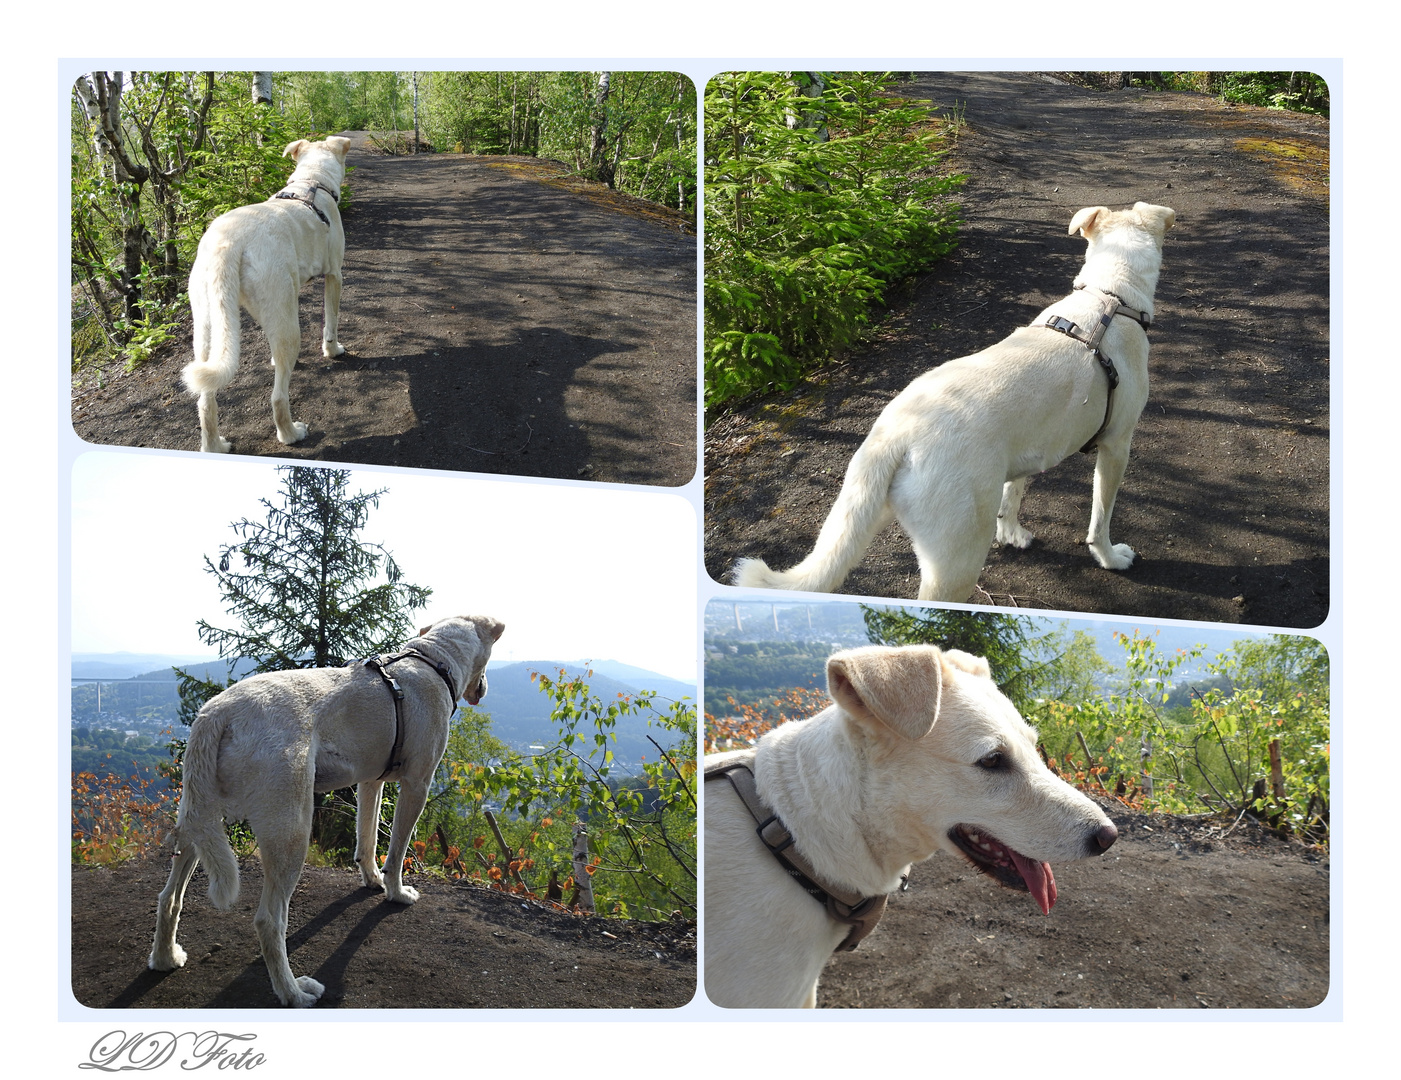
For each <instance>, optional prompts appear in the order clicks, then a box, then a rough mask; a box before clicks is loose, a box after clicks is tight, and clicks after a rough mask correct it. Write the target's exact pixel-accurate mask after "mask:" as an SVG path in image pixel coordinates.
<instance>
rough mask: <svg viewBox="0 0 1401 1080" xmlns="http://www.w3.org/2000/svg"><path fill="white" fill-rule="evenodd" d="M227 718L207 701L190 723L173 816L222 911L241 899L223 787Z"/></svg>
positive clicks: (180, 842)
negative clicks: (221, 770) (226, 829)
mask: <svg viewBox="0 0 1401 1080" xmlns="http://www.w3.org/2000/svg"><path fill="white" fill-rule="evenodd" d="M223 734H224V723H223V719H222V712H221V710H219V709H210V708H209V707H208V706H205V708H203V709H201V710H200V715H199V717H198V718H197V719H196V720H195V722H194V723H193V724H191V725H190V737H189V739H188V740H187V741H186V743H185V760H184V764H183V765H182V767H181V768H182V772H183V788H182V790H181V792H180V812H179V814H177V815H176V819H175V836H176V843H177V844H178V845H179V846H180V847H182V848H184V847H193V848H194V849H195V851H196V853H197V854H198V855H199V861H200V862H202V863H204V868H205V870H206V871H207V872H208V874H209V899H210V900H211V901H213V903H214V906H215V907H216V908H218V909H219V910H220V911H227V910H228V909H229V908H231V907H233V904H234V901H235V900H237V899H238V860H237V859H235V858H234V853H233V848H232V847H230V846H229V837H228V834H227V833H225V832H224V814H223V807H222V805H221V804H220V801H219V798H218V794H217V793H218V791H219V779H218V772H219V741H220V739H222V738H223Z"/></svg>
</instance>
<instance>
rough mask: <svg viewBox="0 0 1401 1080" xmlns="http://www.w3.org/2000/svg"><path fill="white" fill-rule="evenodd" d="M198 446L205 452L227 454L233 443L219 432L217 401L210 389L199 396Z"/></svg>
mask: <svg viewBox="0 0 1401 1080" xmlns="http://www.w3.org/2000/svg"><path fill="white" fill-rule="evenodd" d="M199 448H200V450H202V451H203V452H204V453H206V454H227V453H228V452H229V451H230V450H232V449H233V443H231V442H229V440H228V439H226V438H224V437H223V436H222V435H220V434H219V402H218V401H217V400H216V398H215V396H214V391H213V390H210V391H207V392H205V393H203V394H200V396H199Z"/></svg>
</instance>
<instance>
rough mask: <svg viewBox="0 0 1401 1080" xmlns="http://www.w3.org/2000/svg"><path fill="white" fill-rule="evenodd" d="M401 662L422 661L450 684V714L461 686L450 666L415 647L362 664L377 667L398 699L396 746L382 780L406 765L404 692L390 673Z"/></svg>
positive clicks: (361, 662) (363, 661) (395, 710)
mask: <svg viewBox="0 0 1401 1080" xmlns="http://www.w3.org/2000/svg"><path fill="white" fill-rule="evenodd" d="M400 660H420V661H422V662H423V663H425V664H427V665H428V666H429V667H431V668H432V669H433V670H434V671H436V672H437V673H438V676H439V677H440V678H441V679H442V680H443V682H444V683H446V684H447V688H448V711H449V712H451V711H452V709H453V708H454V707H455V706H456V705H457V699H458V697H459V695H458V693H457V686H456V684H455V683H454V682H453V681H452V672H451V671H450V670H449V669H448V666H447V665H446V664H443V663H439V662H438V661H437V660H434V659H432V658H431V657H428V656H425V655H423V653H421V652H419V651H418V650H417V649H415V648H414V647H413V646H412V645H410V646H409V647H408V648H406V649H404V650H403V651H401V652H396V653H394V654H393V655H391V656H372V657H370V658H369V659H368V660H362V661H360V664H361V666H362V667H367V668H374V669H375V670H376V671H378V672H379V677H380V678H381V679H383V680H384V685H385V686H387V687H389V692H390V694H392V695H393V696H394V746H393V748H392V749H391V750H390V751H389V764H388V765H386V766H385V767H384V772H382V773H380V775H379V779H380V780H388V779H389V776H390V774H391V773H394V772H396V771H397V770H398V769H399V768H401V767H402V766H403V764H404V762H403V759H402V757H401V754H402V753H403V750H404V691H403V689H402V688H401V687H400V686H399V683H398V680H396V679H395V678H394V676H393V675H391V674H389V672H388V670H387V669H388V667H389V665H390V664H395V663H398V662H399V661H400Z"/></svg>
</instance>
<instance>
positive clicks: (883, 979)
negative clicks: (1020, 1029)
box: [818, 803, 1329, 1009]
mask: <svg viewBox="0 0 1401 1080" xmlns="http://www.w3.org/2000/svg"><path fill="white" fill-rule="evenodd" d="M1104 805H1105V809H1106V811H1107V812H1108V813H1109V816H1110V817H1111V818H1112V819H1113V820H1114V823H1115V825H1116V826H1117V827H1118V828H1119V836H1120V838H1119V841H1118V842H1117V843H1116V844H1115V845H1114V847H1112V848H1110V850H1109V851H1108V852H1107V853H1106V854H1105V855H1104V856H1103V857H1102V858H1099V859H1089V860H1085V861H1084V862H1079V863H1071V864H1068V865H1065V866H1055V867H1053V869H1054V871H1055V875H1056V884H1057V886H1058V887H1059V898H1058V900H1057V901H1056V905H1055V907H1054V908H1052V909H1051V914H1050V915H1046V916H1043V915H1042V914H1041V912H1040V909H1038V908H1037V906H1036V903H1035V902H1034V901H1033V900H1032V899H1031V898H1030V897H1029V896H1028V895H1027V894H1026V893H1023V892H1017V891H1014V890H1012V889H1005V888H1001V887H1000V886H998V885H997V884H996V883H994V882H993V881H992V879H991V878H988V877H985V876H983V875H981V874H979V873H978V872H977V871H976V870H974V869H973V868H972V867H970V866H967V865H966V864H964V863H963V862H962V861H961V860H956V859H953V858H952V857H949V856H946V855H943V854H940V855H936V856H935V857H934V858H933V859H931V860H930V861H929V862H927V863H923V864H922V865H920V866H917V867H915V869H914V872H913V873H912V875H911V887H910V890H909V891H908V892H905V893H897V894H896V895H895V897H894V898H893V899H892V900H891V903H890V906H889V908H888V909H887V911H886V915H885V918H884V919H882V920H881V924H880V927H879V929H878V930H877V931H876V932H875V933H874V934H873V935H872V936H871V937H869V938H867V939H866V940H865V941H864V942H862V944H861V946H860V948H858V949H857V950H856V951H855V952H852V953H843V954H841V955H839V956H836V957H834V958H833V959H832V960H831V961H830V962H829V963H828V965H827V969H826V973H825V974H824V975H823V978H822V980H821V982H820V983H819V985H818V1004H819V1005H820V1006H822V1007H824V1008H891V1009H895V1008H899V1009H904V1008H965V1009H970V1008H1005V1009H1045V1008H1067V1009H1069V1008H1100V1009H1107V1008H1132V1009H1305V1008H1309V1007H1311V1006H1314V1005H1318V1004H1319V1003H1320V1002H1322V1001H1323V999H1324V998H1325V997H1326V996H1327V995H1328V988H1329V900H1328V896H1329V890H1328V879H1329V860H1328V855H1327V853H1326V852H1324V851H1320V850H1319V849H1315V848H1308V847H1305V846H1303V845H1301V844H1299V843H1298V842H1295V841H1289V840H1284V839H1281V838H1279V837H1278V836H1277V835H1275V834H1274V833H1272V832H1271V831H1269V830H1266V829H1262V828H1260V827H1259V826H1257V825H1254V824H1251V823H1249V822H1242V823H1241V824H1240V825H1238V826H1236V827H1235V829H1234V830H1231V829H1230V826H1231V824H1232V823H1231V822H1229V821H1226V822H1220V821H1215V822H1207V821H1202V820H1197V819H1191V818H1176V819H1174V818H1170V817H1165V816H1161V815H1154V816H1152V817H1148V816H1144V815H1135V814H1128V813H1124V812H1123V810H1122V807H1121V808H1119V809H1118V810H1116V809H1115V808H1114V807H1113V806H1111V805H1109V804H1107V803H1106V804H1104ZM1228 830H1229V833H1228Z"/></svg>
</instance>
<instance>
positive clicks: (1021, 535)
mask: <svg viewBox="0 0 1401 1080" xmlns="http://www.w3.org/2000/svg"><path fill="white" fill-rule="evenodd" d="M1026 481H1027V478H1026V477H1025V476H1023V477H1022V478H1021V479H1019V480H1008V481H1007V482H1006V483H1005V484H1003V485H1002V506H1001V508H1000V509H999V510H998V511H997V542H998V543H999V544H1010V545H1011V546H1012V547H1017V548H1024V547H1026V546H1028V545H1029V544H1030V543H1031V542H1032V541H1033V540H1034V539H1036V538H1035V537H1034V536H1032V535H1031V533H1029V532H1027V530H1026V528H1025V527H1024V526H1023V525H1022V523H1021V522H1020V521H1019V520H1017V518H1018V515H1019V514H1020V513H1021V511H1022V496H1023V495H1025V494H1026Z"/></svg>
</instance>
